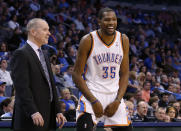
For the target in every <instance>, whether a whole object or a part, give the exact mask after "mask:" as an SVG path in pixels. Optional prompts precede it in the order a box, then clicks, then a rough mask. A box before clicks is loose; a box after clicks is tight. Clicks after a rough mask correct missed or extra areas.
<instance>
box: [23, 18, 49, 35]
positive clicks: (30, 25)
mask: <svg viewBox="0 0 181 131" xmlns="http://www.w3.org/2000/svg"><path fill="white" fill-rule="evenodd" d="M40 21H45V20H43V19H41V18H33V19H31V20H30V21H29V22H28V24H27V26H26V31H27V32H29V31H30V30H31V29H33V28H37V27H38V22H40ZM45 22H46V21H45Z"/></svg>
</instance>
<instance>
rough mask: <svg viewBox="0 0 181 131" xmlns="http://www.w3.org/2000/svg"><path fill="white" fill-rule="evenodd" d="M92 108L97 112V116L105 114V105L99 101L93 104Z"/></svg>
mask: <svg viewBox="0 0 181 131" xmlns="http://www.w3.org/2000/svg"><path fill="white" fill-rule="evenodd" d="M92 109H93V111H94V113H95V116H96V117H97V118H99V117H101V116H103V113H104V112H103V107H102V104H101V103H100V102H99V101H97V102H96V103H94V104H92Z"/></svg>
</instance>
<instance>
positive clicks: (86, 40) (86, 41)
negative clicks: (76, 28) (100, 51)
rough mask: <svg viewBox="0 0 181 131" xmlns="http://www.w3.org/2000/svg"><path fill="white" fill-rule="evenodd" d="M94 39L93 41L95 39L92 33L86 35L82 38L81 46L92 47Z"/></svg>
mask: <svg viewBox="0 0 181 131" xmlns="http://www.w3.org/2000/svg"><path fill="white" fill-rule="evenodd" d="M92 39H93V38H92V35H91V33H89V34H86V35H84V36H83V37H82V38H81V41H80V44H83V45H90V44H91V42H92Z"/></svg>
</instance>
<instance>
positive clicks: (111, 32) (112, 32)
mask: <svg viewBox="0 0 181 131" xmlns="http://www.w3.org/2000/svg"><path fill="white" fill-rule="evenodd" d="M114 33H115V30H114V31H107V35H110V36H111V35H114Z"/></svg>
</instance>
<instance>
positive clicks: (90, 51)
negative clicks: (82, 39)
mask: <svg viewBox="0 0 181 131" xmlns="http://www.w3.org/2000/svg"><path fill="white" fill-rule="evenodd" d="M90 37H91V47H90V49H89V52H88V55H87V58H89V56H90V55H91V53H92V48H93V37H92V34H91V33H90Z"/></svg>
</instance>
